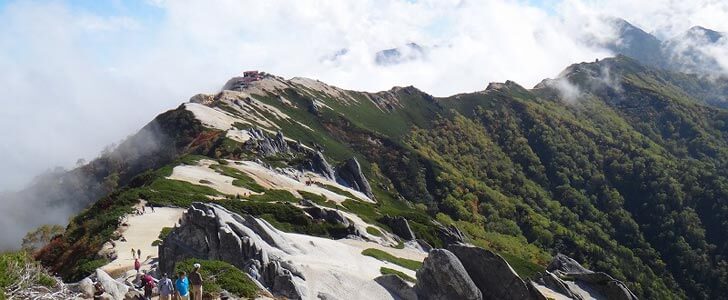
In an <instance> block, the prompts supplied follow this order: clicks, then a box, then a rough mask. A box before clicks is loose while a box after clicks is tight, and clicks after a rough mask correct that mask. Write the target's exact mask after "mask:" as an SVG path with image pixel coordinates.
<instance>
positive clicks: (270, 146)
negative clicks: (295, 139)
mask: <svg viewBox="0 0 728 300" xmlns="http://www.w3.org/2000/svg"><path fill="white" fill-rule="evenodd" d="M248 134H249V135H250V137H251V139H250V140H249V141H248V143H252V144H253V145H254V147H255V150H256V151H258V153H260V154H261V155H263V156H271V155H276V154H289V153H290V152H291V149H290V147H289V146H288V143H287V142H286V139H285V137H284V136H283V133H281V132H280V131H279V132H277V133H276V135H275V136H270V135H268V134H267V133H266V132H264V131H263V130H261V129H260V128H251V129H250V130H248Z"/></svg>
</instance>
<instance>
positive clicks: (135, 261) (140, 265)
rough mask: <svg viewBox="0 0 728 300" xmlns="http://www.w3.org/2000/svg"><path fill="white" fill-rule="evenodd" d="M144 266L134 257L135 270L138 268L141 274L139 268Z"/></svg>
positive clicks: (137, 270)
mask: <svg viewBox="0 0 728 300" xmlns="http://www.w3.org/2000/svg"><path fill="white" fill-rule="evenodd" d="M141 268H142V263H140V262H139V260H138V259H136V258H135V259H134V270H136V272H137V274H139V269H141Z"/></svg>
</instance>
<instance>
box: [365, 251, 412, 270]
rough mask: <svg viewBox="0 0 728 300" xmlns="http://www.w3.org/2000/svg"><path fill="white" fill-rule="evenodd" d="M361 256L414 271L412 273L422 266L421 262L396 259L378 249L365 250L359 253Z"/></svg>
mask: <svg viewBox="0 0 728 300" xmlns="http://www.w3.org/2000/svg"><path fill="white" fill-rule="evenodd" d="M361 254H362V255H366V256H371V257H374V258H376V259H378V260H382V261H387V262H391V263H393V264H395V265H399V266H402V267H405V268H407V269H410V270H414V271H416V270H417V269H419V268H420V267H421V266H422V262H419V261H416V260H411V259H406V258H400V257H396V256H394V255H392V254H389V253H387V252H384V251H382V250H379V249H374V248H369V249H365V250H364V251H362V252H361Z"/></svg>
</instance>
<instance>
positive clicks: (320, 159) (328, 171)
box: [310, 151, 335, 180]
mask: <svg viewBox="0 0 728 300" xmlns="http://www.w3.org/2000/svg"><path fill="white" fill-rule="evenodd" d="M310 167H311V169H312V170H313V171H314V172H316V173H319V174H321V175H323V176H324V177H326V178H328V179H331V180H334V176H335V174H334V169H333V168H331V165H329V163H328V162H327V161H326V158H325V157H324V155H323V153H321V151H316V153H314V155H313V157H312V158H311V166H310Z"/></svg>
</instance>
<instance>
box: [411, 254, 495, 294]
mask: <svg viewBox="0 0 728 300" xmlns="http://www.w3.org/2000/svg"><path fill="white" fill-rule="evenodd" d="M415 292H416V293H417V296H418V298H419V299H422V300H427V299H433V300H435V299H437V300H440V299H462V300H478V299H483V295H482V294H481V292H480V290H479V289H478V287H477V286H476V285H475V283H474V282H473V280H472V279H470V276H469V275H468V272H467V271H466V270H465V267H463V264H462V263H461V262H460V260H459V259H458V258H457V257H456V256H455V254H453V253H452V252H450V251H448V250H445V249H433V250H432V251H430V255H429V256H427V258H425V261H424V262H423V264H422V267H421V268H420V269H419V270H417V284H416V285H415Z"/></svg>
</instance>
